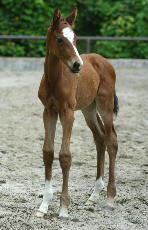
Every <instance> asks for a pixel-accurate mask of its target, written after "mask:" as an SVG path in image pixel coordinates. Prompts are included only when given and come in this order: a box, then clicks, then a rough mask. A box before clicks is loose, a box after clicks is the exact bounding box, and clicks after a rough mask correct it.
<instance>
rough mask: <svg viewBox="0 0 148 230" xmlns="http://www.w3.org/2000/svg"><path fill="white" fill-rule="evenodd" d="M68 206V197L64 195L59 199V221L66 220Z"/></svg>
mask: <svg viewBox="0 0 148 230" xmlns="http://www.w3.org/2000/svg"><path fill="white" fill-rule="evenodd" d="M69 205H70V196H69V195H65V196H61V197H60V213H59V218H60V219H61V220H67V219H68V207H69Z"/></svg>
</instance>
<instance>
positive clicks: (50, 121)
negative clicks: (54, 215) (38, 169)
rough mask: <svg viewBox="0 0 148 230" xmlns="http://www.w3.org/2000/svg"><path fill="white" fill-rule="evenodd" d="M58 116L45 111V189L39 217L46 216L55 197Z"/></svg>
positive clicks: (38, 213) (52, 112)
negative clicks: (55, 148) (54, 170)
mask: <svg viewBox="0 0 148 230" xmlns="http://www.w3.org/2000/svg"><path fill="white" fill-rule="evenodd" d="M57 118H58V115H57V114H56V113H55V112H54V111H49V110H48V111H47V110H46V109H45V110H44V113H43V120H44V127H45V139H44V145H43V161H44V165H45V189H44V194H43V201H42V203H41V205H40V208H39V210H38V212H37V216H38V217H42V216H44V214H45V213H47V211H48V205H49V202H50V201H51V199H52V196H53V190H52V163H53V159H54V137H55V129H56V123H57Z"/></svg>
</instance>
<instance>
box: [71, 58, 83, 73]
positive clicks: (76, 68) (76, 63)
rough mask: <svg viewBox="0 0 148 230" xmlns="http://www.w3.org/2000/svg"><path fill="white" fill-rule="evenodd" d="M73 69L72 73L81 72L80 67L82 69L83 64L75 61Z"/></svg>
mask: <svg viewBox="0 0 148 230" xmlns="http://www.w3.org/2000/svg"><path fill="white" fill-rule="evenodd" d="M70 69H71V72H72V73H79V71H80V69H81V65H80V63H78V62H77V61H75V62H74V64H73V66H72V68H70Z"/></svg>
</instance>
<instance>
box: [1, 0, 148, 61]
mask: <svg viewBox="0 0 148 230" xmlns="http://www.w3.org/2000/svg"><path fill="white" fill-rule="evenodd" d="M75 6H76V7H77V8H78V16H77V20H76V23H75V27H74V29H75V32H76V34H77V35H78V36H80V35H84V36H85V35H87V36H88V35H89V36H113V37H115V36H118V37H148V0H116V1H114V0H65V1H64V0H1V1H0V34H2V35H46V33H47V29H48V27H49V24H50V21H51V18H52V15H53V12H54V10H55V9H56V8H57V7H59V8H60V11H61V12H62V15H63V16H67V15H69V13H70V12H71V11H72V10H73V8H74V7H75ZM91 44H92V46H91V52H95V53H100V54H102V55H103V56H105V57H107V58H148V42H141V41H130V42H129V41H97V42H92V43H91ZM78 49H79V52H80V53H84V52H85V42H84V41H78ZM0 55H1V56H19V57H21V56H26V57H30V56H34V57H41V56H45V41H44V40H0Z"/></svg>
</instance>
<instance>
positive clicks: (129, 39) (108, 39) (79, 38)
mask: <svg viewBox="0 0 148 230" xmlns="http://www.w3.org/2000/svg"><path fill="white" fill-rule="evenodd" d="M0 39H13V40H18V39H27V40H45V39H46V36H28V35H0ZM78 40H84V41H86V52H87V53H89V52H90V47H91V41H148V37H98V36H97V37H94V36H90V37H89V36H78Z"/></svg>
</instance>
